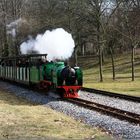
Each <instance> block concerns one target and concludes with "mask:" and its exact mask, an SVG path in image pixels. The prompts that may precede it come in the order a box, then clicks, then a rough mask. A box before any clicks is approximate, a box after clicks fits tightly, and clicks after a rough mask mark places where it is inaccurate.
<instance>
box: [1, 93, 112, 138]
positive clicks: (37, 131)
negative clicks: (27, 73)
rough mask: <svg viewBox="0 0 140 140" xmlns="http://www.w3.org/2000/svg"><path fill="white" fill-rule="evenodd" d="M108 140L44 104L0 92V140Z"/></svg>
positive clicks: (99, 132)
mask: <svg viewBox="0 0 140 140" xmlns="http://www.w3.org/2000/svg"><path fill="white" fill-rule="evenodd" d="M93 137H94V138H95V140H111V139H113V138H111V136H110V135H107V134H106V133H104V132H102V131H101V130H100V129H97V128H92V127H90V126H87V125H85V124H82V123H81V122H80V121H75V120H73V119H72V118H70V117H68V116H66V115H64V114H62V113H59V112H56V111H54V110H52V109H50V108H47V107H44V106H43V105H37V104H31V103H29V102H27V101H26V100H23V99H21V98H18V97H16V96H14V95H12V94H11V93H7V92H6V91H0V139H22V140H24V139H31V138H36V139H41V138H46V139H53V138H57V139H79V140H81V139H85V138H87V139H90V138H93Z"/></svg>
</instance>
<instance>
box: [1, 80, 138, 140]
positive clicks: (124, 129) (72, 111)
mask: <svg viewBox="0 0 140 140" xmlns="http://www.w3.org/2000/svg"><path fill="white" fill-rule="evenodd" d="M0 87H3V88H4V89H7V90H8V91H10V92H11V93H14V94H16V95H17V96H20V97H23V98H26V99H27V100H29V101H31V102H35V103H40V104H43V105H45V106H49V107H51V108H52V109H55V110H57V111H59V112H63V113H65V114H67V115H69V116H71V117H73V118H75V119H78V120H81V121H82V122H84V123H86V124H89V125H91V126H97V127H101V128H103V129H104V130H105V131H108V132H111V133H112V134H113V135H114V136H115V137H117V139H119V138H120V139H121V138H123V139H128V140H130V139H131V140H139V139H140V126H138V125H137V126H136V125H133V124H130V123H128V122H125V121H120V120H118V119H115V118H112V117H110V116H105V115H102V114H100V113H98V112H96V111H91V110H88V109H85V108H82V107H78V106H76V105H73V104H71V103H68V102H64V101H60V100H58V99H54V98H52V97H47V96H45V95H40V94H38V93H36V92H33V91H30V90H27V89H24V88H21V87H17V86H14V85H11V84H7V83H4V82H0Z"/></svg>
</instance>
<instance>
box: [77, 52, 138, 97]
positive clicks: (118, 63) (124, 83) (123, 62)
mask: <svg viewBox="0 0 140 140" xmlns="http://www.w3.org/2000/svg"><path fill="white" fill-rule="evenodd" d="M130 56H131V55H130V54H124V55H118V56H116V57H115V71H116V80H115V81H114V80H112V66H111V59H110V58H109V57H108V58H106V59H105V62H104V64H103V79H104V81H103V82H102V83H101V82H99V81H100V78H99V65H98V58H97V57H96V58H95V57H94V58H86V59H85V58H79V65H80V66H81V67H82V69H83V73H84V86H85V87H89V88H96V89H101V90H106V91H112V92H118V93H122V94H128V95H133V96H140V56H139V55H136V57H135V81H134V82H132V80H131V57H130ZM87 60H88V61H87Z"/></svg>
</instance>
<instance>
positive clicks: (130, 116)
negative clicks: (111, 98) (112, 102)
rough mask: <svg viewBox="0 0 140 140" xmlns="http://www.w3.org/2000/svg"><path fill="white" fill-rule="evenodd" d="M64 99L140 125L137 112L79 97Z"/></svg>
mask: <svg viewBox="0 0 140 140" xmlns="http://www.w3.org/2000/svg"><path fill="white" fill-rule="evenodd" d="M65 100H66V101H68V102H71V103H74V104H76V105H78V106H82V107H85V108H88V109H90V110H95V111H98V112H101V113H103V114H107V115H109V116H113V117H115V118H118V119H120V120H125V121H128V122H130V123H135V124H139V125H140V115H139V114H135V113H131V112H128V111H124V110H120V109H117V108H114V107H110V106H106V105H102V104H98V103H95V102H91V101H87V100H84V99H80V98H77V99H75V98H74V99H65Z"/></svg>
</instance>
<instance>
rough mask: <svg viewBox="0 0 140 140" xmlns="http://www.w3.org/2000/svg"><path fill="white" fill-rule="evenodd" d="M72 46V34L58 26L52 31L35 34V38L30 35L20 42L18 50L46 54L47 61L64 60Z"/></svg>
mask: <svg viewBox="0 0 140 140" xmlns="http://www.w3.org/2000/svg"><path fill="white" fill-rule="evenodd" d="M74 47H75V43H74V40H73V38H72V35H71V34H70V33H68V32H66V31H65V30H64V29H62V28H58V29H55V30H52V31H49V30H47V31H46V32H45V33H44V34H39V35H37V37H36V38H35V39H33V38H32V37H31V36H30V37H29V40H28V41H26V42H23V43H22V44H21V46H20V51H21V53H22V54H29V53H31V52H37V53H39V54H48V56H47V59H48V60H49V61H51V60H56V59H61V60H65V59H68V58H70V57H71V55H72V53H73V51H74Z"/></svg>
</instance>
